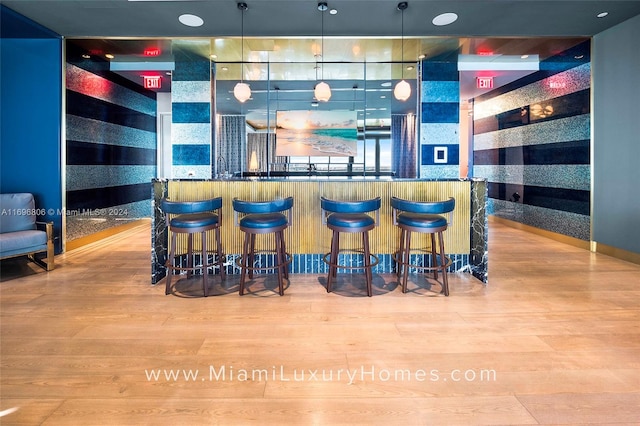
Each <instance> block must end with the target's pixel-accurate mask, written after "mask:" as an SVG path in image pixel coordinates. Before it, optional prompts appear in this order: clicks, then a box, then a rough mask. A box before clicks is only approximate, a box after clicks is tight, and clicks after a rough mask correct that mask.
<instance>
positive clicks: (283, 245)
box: [280, 231, 289, 279]
mask: <svg viewBox="0 0 640 426" xmlns="http://www.w3.org/2000/svg"><path fill="white" fill-rule="evenodd" d="M280 244H281V247H280V253H281V254H282V260H281V262H282V264H283V265H284V264H285V262H286V261H287V243H286V242H285V240H284V231H280ZM283 271H284V277H285V278H286V279H289V266H288V265H285V266H284V268H283Z"/></svg>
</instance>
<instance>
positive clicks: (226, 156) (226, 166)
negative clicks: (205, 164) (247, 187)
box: [214, 115, 248, 174]
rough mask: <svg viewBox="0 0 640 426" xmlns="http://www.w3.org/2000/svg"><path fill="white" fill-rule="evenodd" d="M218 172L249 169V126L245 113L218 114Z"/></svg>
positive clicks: (236, 171)
mask: <svg viewBox="0 0 640 426" xmlns="http://www.w3.org/2000/svg"><path fill="white" fill-rule="evenodd" d="M216 141H217V142H216V150H215V152H216V161H215V163H214V164H215V165H216V171H215V173H216V174H220V173H223V172H224V171H225V170H226V171H227V172H230V173H232V174H233V173H242V172H244V171H245V170H246V169H247V164H248V159H247V126H246V117H245V116H244V115H218V126H217V131H216Z"/></svg>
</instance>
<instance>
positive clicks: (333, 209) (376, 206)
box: [320, 197, 381, 297]
mask: <svg viewBox="0 0 640 426" xmlns="http://www.w3.org/2000/svg"><path fill="white" fill-rule="evenodd" d="M380 204H381V203H380V197H377V198H374V199H371V200H364V201H338V200H330V199H327V198H325V197H321V198H320V207H321V208H322V224H323V225H327V228H329V229H331V231H333V233H332V236H331V252H329V253H326V254H325V255H324V257H323V258H322V260H323V261H324V262H325V263H326V264H328V265H329V275H328V276H327V293H330V292H331V285H332V281H333V279H334V278H336V276H337V273H338V268H342V269H364V272H365V280H366V283H367V296H369V297H371V295H372V293H373V292H372V289H371V281H372V274H371V269H372V268H373V267H374V266H376V265H377V264H378V262H379V259H378V257H377V256H376V255H375V254H371V251H370V250H369V231H370V230H372V229H373V228H375V227H376V226H377V225H378V223H379V222H380ZM371 212H375V217H374V216H372V215H371ZM341 232H346V233H360V234H362V247H363V248H362V250H360V249H344V250H340V233H341ZM340 251H353V252H361V253H362V254H363V263H362V266H359V265H358V266H350V265H339V264H338V254H339V253H340ZM372 259H373V262H372Z"/></svg>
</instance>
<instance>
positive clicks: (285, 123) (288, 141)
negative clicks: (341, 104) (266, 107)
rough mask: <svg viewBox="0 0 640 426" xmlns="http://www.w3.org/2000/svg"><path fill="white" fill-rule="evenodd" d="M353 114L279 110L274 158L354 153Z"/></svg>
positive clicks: (355, 120)
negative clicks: (275, 156)
mask: <svg viewBox="0 0 640 426" xmlns="http://www.w3.org/2000/svg"><path fill="white" fill-rule="evenodd" d="M356 114H357V113H356V112H355V111H278V112H277V113H276V126H277V127H276V155H278V156H291V157H297V156H300V157H312V156H329V157H331V156H340V157H353V156H355V155H356V154H357V146H358V143H357V142H358V127H357V115H356Z"/></svg>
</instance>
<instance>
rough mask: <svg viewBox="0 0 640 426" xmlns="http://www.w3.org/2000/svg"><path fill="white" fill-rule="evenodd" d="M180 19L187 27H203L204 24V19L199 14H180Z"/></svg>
mask: <svg viewBox="0 0 640 426" xmlns="http://www.w3.org/2000/svg"><path fill="white" fill-rule="evenodd" d="M178 21H180V23H181V24H182V25H186V26H187V27H201V26H202V24H204V20H203V19H202V18H201V17H199V16H197V15H191V14H189V13H185V14H184V15H180V16H179V17H178Z"/></svg>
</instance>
